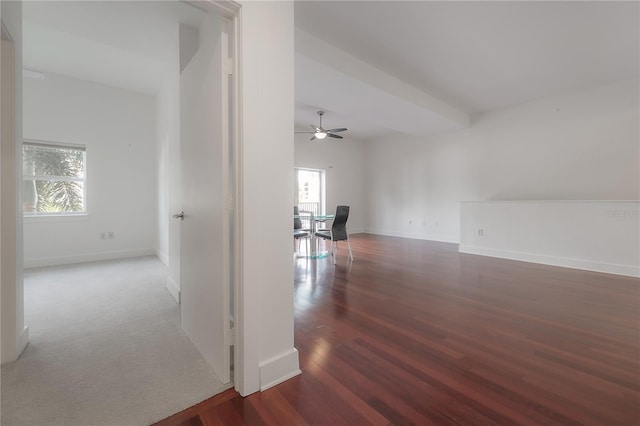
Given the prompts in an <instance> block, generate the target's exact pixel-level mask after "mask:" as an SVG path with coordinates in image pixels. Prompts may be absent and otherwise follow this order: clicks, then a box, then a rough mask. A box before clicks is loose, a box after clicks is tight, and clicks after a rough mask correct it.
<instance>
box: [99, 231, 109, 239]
mask: <svg viewBox="0 0 640 426" xmlns="http://www.w3.org/2000/svg"><path fill="white" fill-rule="evenodd" d="M100 239H101V240H106V239H107V233H106V232H101V233H100Z"/></svg>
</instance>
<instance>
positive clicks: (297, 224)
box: [293, 206, 311, 254]
mask: <svg viewBox="0 0 640 426" xmlns="http://www.w3.org/2000/svg"><path fill="white" fill-rule="evenodd" d="M310 237H311V230H310V229H303V227H302V219H301V218H300V210H298V206H293V239H294V247H295V242H296V241H297V242H298V250H297V251H300V240H301V239H302V238H306V240H307V254H309V244H310V243H309V238H310Z"/></svg>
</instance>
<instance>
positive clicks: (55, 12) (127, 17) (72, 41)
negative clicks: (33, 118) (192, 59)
mask: <svg viewBox="0 0 640 426" xmlns="http://www.w3.org/2000/svg"><path fill="white" fill-rule="evenodd" d="M203 16H204V12H202V11H201V10H199V9H196V8H194V7H192V6H189V5H187V4H186V3H182V2H176V1H27V2H23V19H24V22H23V62H24V67H25V68H27V69H31V70H35V71H43V72H52V73H57V74H63V75H67V76H71V77H75V78H80V79H84V80H90V81H96V82H99V83H103V84H108V85H111V86H116V87H122V88H125V89H129V90H135V91H140V92H144V93H149V94H155V93H156V92H157V90H158V88H159V86H160V84H161V81H162V77H163V76H162V73H161V70H163V69H164V67H163V66H162V61H164V60H165V59H166V55H167V51H168V46H170V45H171V43H172V37H174V36H175V34H176V28H177V23H184V24H186V25H189V26H191V27H194V28H197V27H198V26H199V25H200V23H201V20H202V17H203Z"/></svg>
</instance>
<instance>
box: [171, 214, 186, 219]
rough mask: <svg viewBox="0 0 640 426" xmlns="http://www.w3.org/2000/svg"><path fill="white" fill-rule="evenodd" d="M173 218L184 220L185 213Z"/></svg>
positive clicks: (175, 215)
mask: <svg viewBox="0 0 640 426" xmlns="http://www.w3.org/2000/svg"><path fill="white" fill-rule="evenodd" d="M173 218H174V219H180V220H184V212H180V214H174V215H173Z"/></svg>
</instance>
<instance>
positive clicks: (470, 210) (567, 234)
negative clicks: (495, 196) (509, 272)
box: [460, 201, 640, 277]
mask: <svg viewBox="0 0 640 426" xmlns="http://www.w3.org/2000/svg"><path fill="white" fill-rule="evenodd" d="M639 211H640V203H639V202H637V201H486V202H465V203H462V208H461V224H460V226H461V235H460V251H461V252H463V253H473V254H481V255H487V256H495V257H503V258H507V259H515V260H523V261H526V262H536V263H544V264H548V265H556V266H565V267H569V268H578V269H587V270H592V271H599V272H608V273H614V274H622V275H630V276H636V277H638V276H640V221H639V218H640V216H639Z"/></svg>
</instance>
